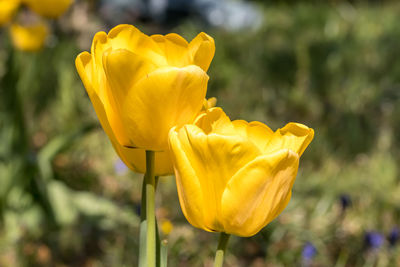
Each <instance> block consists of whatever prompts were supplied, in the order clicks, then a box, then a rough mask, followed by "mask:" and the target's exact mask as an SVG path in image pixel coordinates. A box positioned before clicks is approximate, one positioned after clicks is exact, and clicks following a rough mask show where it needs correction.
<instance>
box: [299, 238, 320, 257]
mask: <svg viewBox="0 0 400 267" xmlns="http://www.w3.org/2000/svg"><path fill="white" fill-rule="evenodd" d="M316 254H317V249H316V248H315V247H314V245H313V244H312V243H311V242H307V243H306V244H305V245H304V247H303V251H302V253H301V256H302V257H303V259H304V260H307V261H309V260H311V259H312V258H314V257H315V255H316Z"/></svg>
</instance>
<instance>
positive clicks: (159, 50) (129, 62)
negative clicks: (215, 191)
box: [76, 25, 215, 162]
mask: <svg viewBox="0 0 400 267" xmlns="http://www.w3.org/2000/svg"><path fill="white" fill-rule="evenodd" d="M214 51H215V46H214V41H213V39H212V38H211V37H209V36H208V35H207V34H205V33H200V34H199V35H198V36H197V37H196V38H194V39H193V40H192V41H191V42H190V43H188V42H186V40H185V39H183V38H182V37H180V36H179V35H177V34H168V35H166V36H162V35H152V36H147V35H145V34H143V33H142V32H140V31H139V30H138V29H136V28H135V27H134V26H132V25H119V26H117V27H115V28H113V29H112V30H111V31H110V32H109V33H108V35H107V34H106V33H105V32H99V33H97V34H96V35H95V37H94V39H93V43H92V48H91V54H90V53H88V52H83V53H81V54H80V55H79V56H78V57H77V59H76V67H77V70H78V73H79V75H80V77H81V79H82V81H83V84H84V86H85V88H86V90H87V92H88V94H89V96H90V99H91V101H92V104H93V105H94V108H95V110H96V113H97V115H98V117H99V120H100V121H101V122H102V123H101V124H102V126H103V128H104V130H105V132H106V133H107V134H108V136H109V137H110V139H111V140H112V141H113V143H115V144H119V145H120V146H121V147H123V148H124V149H125V148H140V149H145V150H153V151H166V150H168V132H169V130H170V129H171V128H172V127H174V126H182V125H184V124H187V123H192V122H193V120H194V119H195V117H196V116H197V115H198V113H199V112H200V111H201V109H202V106H203V100H204V98H205V95H206V91H207V82H208V75H207V74H206V71H207V69H208V67H209V65H210V63H211V60H212V58H213V56H214ZM156 162H157V159H156Z"/></svg>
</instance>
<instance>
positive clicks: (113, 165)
mask: <svg viewBox="0 0 400 267" xmlns="http://www.w3.org/2000/svg"><path fill="white" fill-rule="evenodd" d="M247 4H251V5H252V6H253V7H254V8H255V9H256V10H257V12H259V14H261V16H262V18H263V19H262V22H261V23H260V24H259V25H258V26H257V27H255V28H254V27H253V28H252V29H239V30H227V29H225V28H223V27H215V26H210V25H207V24H206V23H204V22H200V20H198V19H197V18H196V17H195V16H185V17H184V18H183V19H179V20H176V21H174V22H173V23H160V22H157V21H154V20H151V19H149V18H146V17H144V18H143V17H140V16H136V17H135V18H134V20H133V19H132V21H129V22H130V23H135V25H136V26H137V27H139V28H140V29H141V30H142V31H143V32H145V33H147V34H153V33H167V32H177V33H179V34H181V35H182V36H184V37H185V38H186V39H187V40H191V39H192V38H193V37H194V36H195V35H196V34H197V33H198V32H200V31H205V32H207V33H208V34H209V35H211V36H213V37H214V38H215V42H216V55H215V58H214V60H213V62H212V64H211V68H210V71H209V76H210V82H209V90H208V97H217V98H218V103H217V105H218V106H221V107H223V108H224V110H225V111H226V113H227V114H229V115H230V117H231V118H232V119H237V118H243V119H246V120H248V121H252V120H259V121H262V122H264V123H266V124H267V125H269V126H270V127H271V128H272V129H277V128H280V127H282V126H283V125H285V124H286V123H287V122H290V121H295V122H300V123H303V124H305V125H307V126H310V127H312V128H314V130H315V133H316V134H315V139H314V140H313V142H312V143H311V145H310V147H309V148H308V149H307V151H306V152H305V154H304V155H303V156H302V159H301V163H300V170H299V174H298V176H297V180H296V183H295V186H294V192H293V197H292V200H291V202H290V204H289V206H288V207H287V208H286V209H285V211H284V212H283V213H282V214H281V215H280V216H279V217H278V218H277V219H276V220H275V221H274V222H272V223H271V224H270V225H268V226H267V227H266V228H265V229H264V230H262V231H261V232H260V233H259V234H257V235H256V236H254V237H252V238H246V239H245V238H239V237H233V238H232V240H231V243H230V244H229V253H228V255H227V258H226V266H252V267H259V266H336V267H339V266H400V248H399V245H398V243H399V242H398V239H399V229H398V227H399V225H400V184H399V181H400V176H399V164H398V163H399V161H400V150H399V148H400V61H399V60H398V59H399V57H400V49H399V48H400V16H399V14H400V4H398V3H396V1H350V2H348V1H326V2H325V1H265V2H264V1H252V2H247ZM99 10H101V3H96V2H95V1H76V3H75V4H74V5H73V6H72V7H71V8H70V10H69V11H68V12H67V13H66V14H64V15H63V16H62V17H61V18H59V19H58V20H55V21H52V22H51V26H52V27H53V32H52V35H51V36H49V38H48V40H47V43H46V46H45V47H44V48H43V49H42V50H41V51H39V52H36V53H28V52H21V51H17V50H15V49H14V48H13V46H12V44H11V42H10V38H9V36H8V30H7V28H6V27H3V28H2V29H1V33H0V34H1V35H0V39H1V42H0V79H1V80H0V86H1V87H0V88H1V89H0V102H1V104H0V140H1V143H0V225H1V230H0V266H136V262H137V254H136V252H137V246H138V233H139V232H138V221H139V219H138V218H139V217H138V215H139V213H140V210H139V206H140V189H141V182H142V176H141V175H139V174H134V173H132V172H130V171H129V170H128V169H126V167H125V166H124V165H123V164H122V163H121V161H120V160H119V159H118V157H117V155H116V153H115V152H114V151H113V148H112V146H111V144H110V142H109V141H108V138H107V136H106V135H105V133H104V132H103V130H102V129H101V127H100V126H99V123H98V121H97V118H96V114H95V113H94V110H93V108H92V105H91V103H90V100H89V98H88V96H87V95H86V92H85V89H84V87H83V85H82V83H81V81H80V79H79V77H78V75H77V73H76V70H75V66H74V60H75V57H76V56H77V55H78V53H79V52H81V51H83V50H88V49H89V48H90V43H91V39H92V37H93V35H94V33H95V32H97V31H99V30H105V31H108V30H109V29H110V28H111V27H112V26H114V24H112V23H110V22H108V21H107V20H105V19H103V15H102V14H103V13H101V12H99ZM22 12H23V11H22ZM157 195H158V196H157V198H158V199H157V207H158V208H157V217H158V221H159V225H160V227H161V228H167V227H166V226H167V225H166V222H171V223H172V225H173V229H172V231H171V232H170V233H169V234H168V233H167V232H168V231H167V229H164V233H162V238H164V239H167V240H168V244H169V245H168V246H169V266H211V265H212V259H213V253H214V250H215V247H216V242H217V235H215V234H212V233H207V232H204V231H201V230H198V229H195V228H193V227H191V226H190V225H189V224H188V223H187V221H186V220H185V218H184V217H183V214H182V212H181V210H180V208H179V203H178V198H177V193H176V187H175V181H174V177H162V178H161V180H160V185H159V187H158V192H157ZM161 196H162V200H161ZM162 226H165V227H162Z"/></svg>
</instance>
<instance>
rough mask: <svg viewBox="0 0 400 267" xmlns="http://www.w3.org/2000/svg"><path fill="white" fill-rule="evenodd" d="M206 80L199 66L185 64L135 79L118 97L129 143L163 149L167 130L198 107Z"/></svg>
mask: <svg viewBox="0 0 400 267" xmlns="http://www.w3.org/2000/svg"><path fill="white" fill-rule="evenodd" d="M110 79H112V78H111V77H110ZM207 81H208V76H207V74H206V73H205V72H204V71H203V70H202V69H200V68H199V67H197V66H188V67H185V68H172V67H168V68H162V69H157V70H156V71H154V72H152V73H150V74H149V75H147V77H146V78H143V79H142V80H140V81H139V82H137V83H136V85H135V90H130V91H129V93H128V94H127V95H126V97H125V98H124V99H121V100H119V103H123V104H122V109H121V110H122V113H121V114H120V115H121V118H122V120H123V124H124V126H125V129H126V131H127V133H128V136H129V137H130V138H131V140H133V142H132V145H133V146H137V147H139V148H144V149H148V150H154V151H160V150H166V149H167V147H168V132H169V130H170V129H171V128H172V127H174V126H182V125H183V124H185V123H188V122H192V121H193V120H194V118H195V116H196V115H197V114H198V112H199V111H200V110H201V106H202V101H203V99H204V97H205V94H206V90H207ZM112 89H113V88H112Z"/></svg>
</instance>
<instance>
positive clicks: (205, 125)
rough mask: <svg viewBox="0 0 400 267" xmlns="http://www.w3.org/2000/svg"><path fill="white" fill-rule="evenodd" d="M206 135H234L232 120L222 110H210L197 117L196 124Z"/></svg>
mask: <svg viewBox="0 0 400 267" xmlns="http://www.w3.org/2000/svg"><path fill="white" fill-rule="evenodd" d="M194 124H195V125H197V126H198V127H199V128H201V129H202V130H203V131H204V132H205V133H206V134H209V133H211V132H213V133H216V134H221V135H234V134H235V129H234V127H233V125H232V123H231V120H230V119H229V117H228V116H226V114H225V112H223V111H222V109H221V108H210V109H208V110H206V112H203V113H201V114H200V115H199V116H197V118H196V120H195V122H194Z"/></svg>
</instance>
